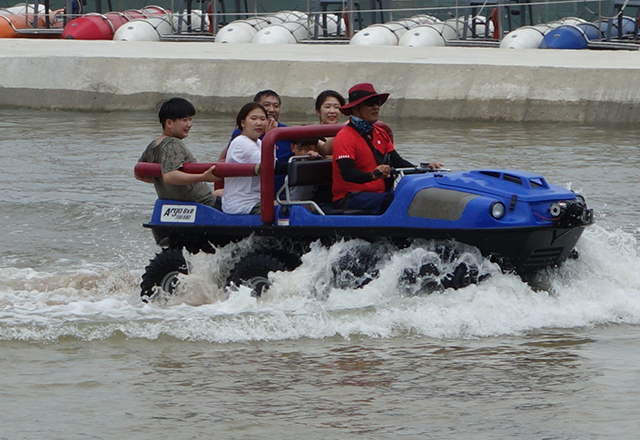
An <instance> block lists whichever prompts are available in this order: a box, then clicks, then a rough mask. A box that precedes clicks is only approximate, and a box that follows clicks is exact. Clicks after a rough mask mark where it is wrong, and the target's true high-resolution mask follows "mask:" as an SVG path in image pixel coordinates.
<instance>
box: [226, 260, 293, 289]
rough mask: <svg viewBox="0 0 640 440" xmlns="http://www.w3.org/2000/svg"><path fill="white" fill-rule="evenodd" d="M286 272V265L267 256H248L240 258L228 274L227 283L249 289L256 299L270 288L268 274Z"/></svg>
mask: <svg viewBox="0 0 640 440" xmlns="http://www.w3.org/2000/svg"><path fill="white" fill-rule="evenodd" d="M283 270H287V266H286V264H285V263H284V262H283V261H282V260H281V259H280V258H278V257H275V256H273V255H269V254H249V255H247V256H246V257H244V258H242V259H241V260H240V261H239V262H238V264H236V266H235V267H234V268H233V270H232V271H231V273H230V274H229V282H230V283H234V284H235V285H237V286H240V285H243V286H248V287H250V288H251V290H252V292H253V295H255V296H257V297H258V298H259V297H260V296H262V294H263V293H264V292H266V291H267V289H268V288H269V286H270V283H269V272H277V271H283Z"/></svg>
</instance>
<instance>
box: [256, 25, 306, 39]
mask: <svg viewBox="0 0 640 440" xmlns="http://www.w3.org/2000/svg"><path fill="white" fill-rule="evenodd" d="M305 38H309V28H308V27H307V24H306V22H305V23H298V22H288V23H280V24H273V25H271V26H268V27H266V28H264V29H261V30H260V31H258V33H256V34H255V35H254V37H253V39H252V40H251V42H252V43H254V44H296V43H298V42H299V41H300V40H304V39H305Z"/></svg>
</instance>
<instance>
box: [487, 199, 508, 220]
mask: <svg viewBox="0 0 640 440" xmlns="http://www.w3.org/2000/svg"><path fill="white" fill-rule="evenodd" d="M489 212H491V217H493V218H495V219H496V220H500V219H501V218H502V217H504V214H505V212H507V210H506V209H505V207H504V205H503V204H502V202H493V203H492V204H491V209H490V211H489Z"/></svg>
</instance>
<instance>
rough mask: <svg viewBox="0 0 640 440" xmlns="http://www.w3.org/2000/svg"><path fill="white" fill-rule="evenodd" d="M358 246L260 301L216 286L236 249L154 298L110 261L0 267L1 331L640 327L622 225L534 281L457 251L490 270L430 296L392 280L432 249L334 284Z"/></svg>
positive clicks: (284, 336)
mask: <svg viewBox="0 0 640 440" xmlns="http://www.w3.org/2000/svg"><path fill="white" fill-rule="evenodd" d="M249 245H250V243H240V244H238V245H235V246H249ZM361 245H362V243H359V242H357V241H351V242H342V243H337V244H335V245H334V246H332V247H330V248H325V247H322V246H320V245H318V246H315V247H313V248H312V250H311V251H310V252H309V253H308V254H306V255H305V256H303V263H302V265H301V266H300V267H298V268H297V269H296V270H294V271H292V272H277V273H274V274H272V279H271V281H272V286H271V288H270V290H269V291H268V292H267V293H266V294H265V295H264V296H263V297H262V298H260V299H256V298H254V297H253V296H251V292H250V290H249V289H248V288H245V287H239V288H220V287H218V286H217V281H219V280H220V279H221V278H223V277H224V273H225V270H228V267H229V266H230V265H231V264H232V263H233V258H234V255H235V254H236V253H237V252H236V251H237V248H233V246H228V247H226V248H225V249H223V250H221V251H220V252H217V253H216V254H215V255H203V254H198V255H194V256H189V257H188V260H189V263H190V265H191V268H192V273H191V274H190V275H189V276H188V277H186V278H184V279H183V280H182V283H181V287H180V288H181V291H182V294H181V295H180V296H178V297H175V298H171V299H169V300H168V301H166V302H163V301H156V302H152V303H150V304H145V303H143V302H142V301H141V300H140V297H139V287H138V285H139V282H140V275H141V272H142V268H140V269H135V270H132V269H130V268H127V267H124V266H122V265H118V264H115V263H109V264H98V263H94V264H86V263H85V264H82V265H81V266H80V267H67V268H66V269H65V270H60V271H56V272H43V271H37V270H35V269H32V268H26V269H25V268H22V269H20V268H13V267H8V268H0V280H1V281H0V339H1V340H24V341H32V342H39V343H46V342H55V341H57V340H59V339H61V338H66V337H72V338H78V339H80V340H88V341H90V340H96V339H108V338H111V337H122V336H124V337H126V338H144V339H150V340H153V339H158V338H162V337H172V338H177V339H180V340H188V341H207V342H213V343H229V342H245V341H257V340H266V341H269V340H288V339H298V338H313V339H322V338H332V337H340V338H345V339H350V338H354V337H369V338H397V337H400V338H403V337H429V338H438V339H441V338H479V337H491V336H499V335H519V334H523V333H526V332H529V331H535V330H538V329H541V328H576V327H585V326H587V327H589V326H599V325H608V324H632V325H637V324H640V258H638V243H637V241H636V239H635V238H634V236H633V235H632V234H629V233H627V232H624V231H622V230H614V231H608V230H606V229H604V228H602V227H600V226H598V225H594V226H593V227H590V228H588V229H587V230H586V231H585V233H584V235H583V237H582V239H581V241H580V242H579V246H578V252H579V254H580V257H579V258H578V259H577V260H570V261H567V262H566V263H565V265H563V266H562V267H561V268H558V269H552V270H548V271H546V272H545V273H544V274H543V276H541V277H540V280H537V281H539V282H532V283H529V284H528V283H525V282H523V281H522V280H521V279H520V278H519V277H517V276H515V275H513V274H502V273H500V272H499V270H498V268H497V266H495V265H494V264H493V263H490V262H489V261H487V260H485V259H482V258H481V257H479V256H478V255H476V254H474V253H473V251H470V250H468V249H467V250H464V252H461V253H460V255H461V256H459V257H458V261H459V259H460V258H462V259H472V260H473V261H475V262H476V263H478V264H479V267H480V271H481V273H482V274H485V275H488V276H487V277H486V279H485V280H484V281H482V282H480V283H479V284H477V285H470V286H468V287H465V288H462V289H458V290H453V289H444V290H441V291H438V292H435V293H432V294H426V293H423V292H422V290H421V289H416V288H415V286H413V285H407V284H405V283H403V282H399V280H402V275H403V274H405V273H406V271H407V269H409V268H412V267H415V266H416V264H418V263H420V262H424V261H425V258H426V259H428V258H429V252H430V250H429V249H428V247H427V249H425V248H424V247H412V248H408V249H403V250H396V251H394V252H390V253H385V257H384V258H381V259H379V260H378V261H376V262H375V264H374V266H373V268H372V270H373V271H375V272H376V274H375V275H376V276H372V277H370V278H369V279H368V280H367V281H368V282H367V283H366V284H365V285H364V286H363V287H361V288H357V289H356V288H353V287H352V285H350V284H349V283H344V282H340V280H342V281H344V280H345V279H349V277H353V274H349V273H347V272H348V271H344V270H343V271H336V270H335V267H336V264H335V263H336V261H339V259H340V258H341V257H344V256H345V255H350V254H349V252H352V251H353V250H354V249H356V248H357V247H359V246H361ZM478 258H479V259H478ZM360 275H362V274H360ZM364 275H365V276H366V275H367V274H364ZM345 277H346V278H345ZM336 280H338V282H336ZM532 285H533V286H536V287H532ZM540 286H544V288H541V287H540Z"/></svg>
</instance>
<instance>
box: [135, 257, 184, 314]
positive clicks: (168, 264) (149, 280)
mask: <svg viewBox="0 0 640 440" xmlns="http://www.w3.org/2000/svg"><path fill="white" fill-rule="evenodd" d="M188 273H189V268H188V266H187V262H186V261H185V259H184V256H183V255H182V249H176V248H166V249H162V251H160V252H158V253H157V254H156V256H155V257H154V258H153V259H152V260H151V261H150V262H149V265H148V266H147V267H146V268H145V272H144V274H143V275H142V283H140V289H141V291H140V296H141V297H142V300H143V301H144V302H148V301H149V298H151V297H152V296H153V295H154V294H155V293H156V292H157V291H158V289H162V290H163V291H164V292H166V293H168V294H170V295H172V294H173V293H175V291H176V289H177V287H178V283H179V280H178V275H180V274H184V275H186V274H188Z"/></svg>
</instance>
